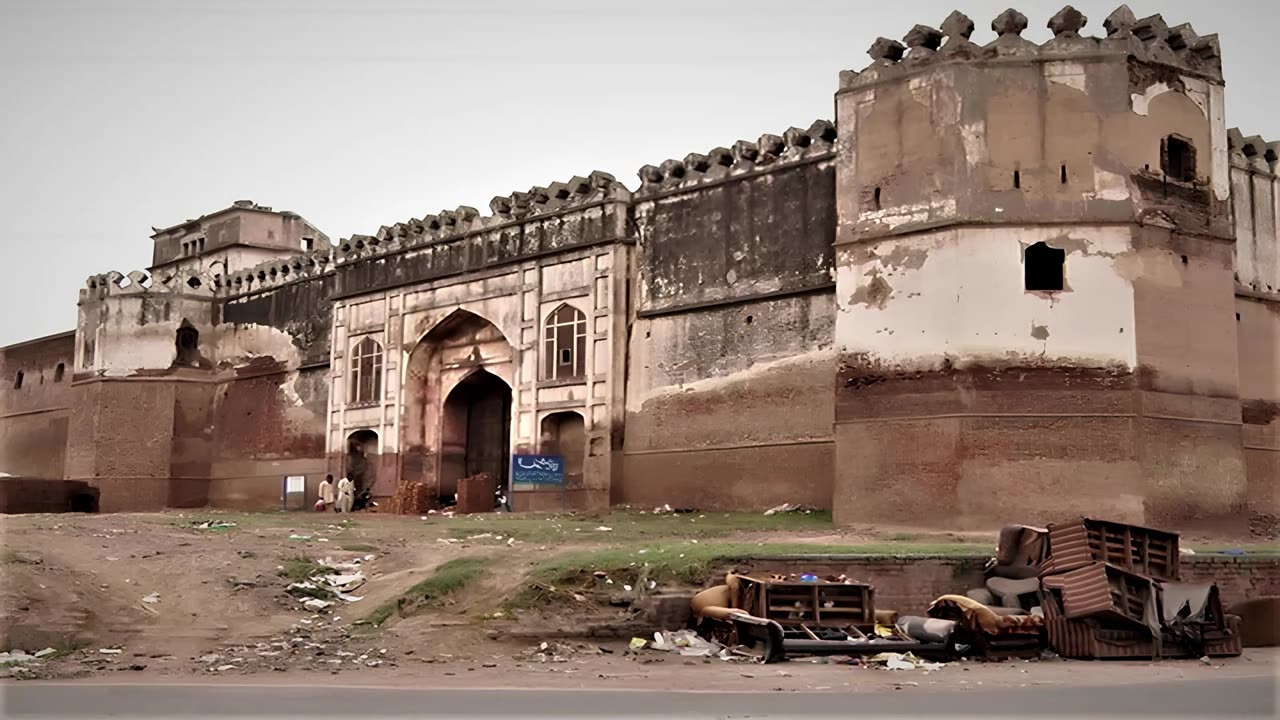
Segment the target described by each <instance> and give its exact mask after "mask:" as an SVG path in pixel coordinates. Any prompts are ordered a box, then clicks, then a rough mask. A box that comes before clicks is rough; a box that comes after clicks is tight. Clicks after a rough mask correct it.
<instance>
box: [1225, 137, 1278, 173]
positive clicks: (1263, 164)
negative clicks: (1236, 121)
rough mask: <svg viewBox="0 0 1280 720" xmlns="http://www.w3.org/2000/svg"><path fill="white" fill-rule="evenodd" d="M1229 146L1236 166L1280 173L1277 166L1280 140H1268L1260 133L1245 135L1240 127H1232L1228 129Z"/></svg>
mask: <svg viewBox="0 0 1280 720" xmlns="http://www.w3.org/2000/svg"><path fill="white" fill-rule="evenodd" d="M1227 148H1228V150H1230V155H1231V164H1232V165H1234V166H1235V167H1238V168H1244V169H1247V170H1254V171H1257V172H1265V173H1271V174H1273V175H1276V174H1280V173H1278V172H1277V168H1276V165H1277V163H1278V162H1280V141H1277V142H1268V141H1266V140H1263V139H1262V138H1261V137H1260V136H1258V135H1250V136H1249V137H1245V135H1244V133H1242V132H1240V128H1231V129H1230V130H1228V131H1227Z"/></svg>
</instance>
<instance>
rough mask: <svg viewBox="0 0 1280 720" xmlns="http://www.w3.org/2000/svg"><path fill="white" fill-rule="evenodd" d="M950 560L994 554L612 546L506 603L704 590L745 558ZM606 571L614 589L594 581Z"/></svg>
mask: <svg viewBox="0 0 1280 720" xmlns="http://www.w3.org/2000/svg"><path fill="white" fill-rule="evenodd" d="M827 554H846V555H895V556H901V555H947V556H957V557H963V556H970V555H984V554H988V555H989V554H990V551H989V549H987V548H986V545H985V543H983V544H978V543H870V544H858V545H833V544H813V543H768V544H764V543H697V544H694V543H688V542H680V543H663V544H657V545H647V546H629V547H608V548H601V549H592V550H579V551H575V552H569V553H564V554H561V555H557V556H555V557H552V558H550V559H548V560H545V561H543V562H542V563H540V564H539V565H537V566H536V567H535V568H534V569H533V571H531V572H530V573H529V575H528V576H527V578H526V582H525V584H524V587H523V588H522V589H521V590H520V591H519V592H517V593H516V594H515V595H513V596H512V597H511V598H510V599H509V600H508V601H507V602H506V603H505V607H506V608H507V609H508V610H514V609H521V608H530V607H535V606H538V605H544V604H548V603H549V602H554V600H553V599H552V598H555V597H559V595H558V593H555V592H549V591H548V590H547V588H556V589H557V590H572V591H578V592H589V591H606V592H620V591H622V589H623V588H622V586H623V585H624V584H631V585H635V584H636V583H637V582H640V581H644V582H647V581H649V580H654V581H657V582H658V583H660V584H671V583H678V584H687V585H702V584H703V583H705V582H706V581H707V580H708V579H709V576H710V574H711V573H712V571H713V570H714V569H716V568H717V567H723V566H725V565H731V564H733V563H734V562H736V561H741V560H745V559H747V558H761V557H776V556H783V555H827ZM596 571H604V572H605V573H606V574H607V575H608V578H609V579H610V580H613V583H612V584H608V583H607V582H606V581H605V580H604V579H602V578H598V577H596V576H595V573H596Z"/></svg>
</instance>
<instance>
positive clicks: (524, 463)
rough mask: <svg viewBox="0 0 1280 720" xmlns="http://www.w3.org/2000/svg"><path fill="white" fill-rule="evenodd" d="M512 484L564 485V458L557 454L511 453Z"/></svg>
mask: <svg viewBox="0 0 1280 720" xmlns="http://www.w3.org/2000/svg"><path fill="white" fill-rule="evenodd" d="M511 484H512V485H564V458H563V457H561V456H559V455H513V456H512V457H511Z"/></svg>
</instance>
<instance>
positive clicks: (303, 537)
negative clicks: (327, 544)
mask: <svg viewBox="0 0 1280 720" xmlns="http://www.w3.org/2000/svg"><path fill="white" fill-rule="evenodd" d="M289 539H290V540H310V539H311V536H310V535H290V536H289Z"/></svg>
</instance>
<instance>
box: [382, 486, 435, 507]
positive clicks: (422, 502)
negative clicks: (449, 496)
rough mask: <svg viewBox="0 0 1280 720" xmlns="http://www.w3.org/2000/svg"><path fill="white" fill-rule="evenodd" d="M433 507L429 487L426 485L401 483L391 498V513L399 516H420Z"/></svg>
mask: <svg viewBox="0 0 1280 720" xmlns="http://www.w3.org/2000/svg"><path fill="white" fill-rule="evenodd" d="M434 505H435V503H434V502H433V499H432V497H431V487H430V486H429V485H427V484H426V483H420V482H415V483H401V484H400V487H398V488H396V494H395V495H393V496H391V512H393V513H398V514H401V515H420V514H422V513H425V512H426V511H428V510H430V509H431V508H432V507H433V506H434Z"/></svg>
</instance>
